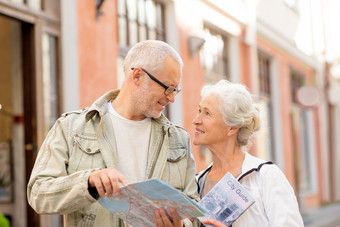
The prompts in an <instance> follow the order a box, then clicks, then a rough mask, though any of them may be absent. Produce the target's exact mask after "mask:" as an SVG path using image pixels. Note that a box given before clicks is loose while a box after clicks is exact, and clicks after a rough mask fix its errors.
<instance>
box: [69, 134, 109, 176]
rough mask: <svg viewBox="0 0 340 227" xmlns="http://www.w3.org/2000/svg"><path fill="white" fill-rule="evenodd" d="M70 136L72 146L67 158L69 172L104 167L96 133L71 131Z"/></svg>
mask: <svg viewBox="0 0 340 227" xmlns="http://www.w3.org/2000/svg"><path fill="white" fill-rule="evenodd" d="M72 138H73V145H74V146H73V152H72V153H71V154H70V159H69V160H70V161H69V168H68V169H69V173H72V172H76V171H79V170H86V169H93V168H105V164H104V161H103V159H102V156H101V153H100V147H99V143H98V140H97V137H96V135H91V134H79V133H72Z"/></svg>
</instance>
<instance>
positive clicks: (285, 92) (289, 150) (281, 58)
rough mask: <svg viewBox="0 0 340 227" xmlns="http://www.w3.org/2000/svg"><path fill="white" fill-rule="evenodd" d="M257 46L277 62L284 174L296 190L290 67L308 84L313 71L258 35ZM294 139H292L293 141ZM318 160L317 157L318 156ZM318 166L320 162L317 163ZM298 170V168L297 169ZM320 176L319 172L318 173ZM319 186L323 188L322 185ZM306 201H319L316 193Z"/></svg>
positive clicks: (318, 141)
mask: <svg viewBox="0 0 340 227" xmlns="http://www.w3.org/2000/svg"><path fill="white" fill-rule="evenodd" d="M257 45H258V48H259V49H261V50H263V51H264V52H266V53H267V54H269V55H270V56H272V57H273V58H274V59H276V61H277V64H278V73H279V84H280V87H281V89H280V92H281V94H280V103H281V111H282V112H281V115H282V127H283V128H282V129H283V132H282V135H283V138H282V139H283V146H284V147H283V151H284V159H285V170H284V171H285V174H286V176H287V178H288V180H289V182H290V183H291V185H292V186H293V188H294V189H295V190H296V179H295V174H294V171H295V168H296V166H294V154H293V143H294V142H296V138H293V135H292V131H293V129H292V127H291V126H292V125H291V105H292V103H291V94H290V67H293V68H295V69H296V70H298V71H299V72H301V73H303V74H304V75H305V76H306V81H307V83H308V84H311V85H313V82H314V75H315V72H314V70H313V69H312V68H310V67H309V66H307V65H305V64H303V63H302V62H300V61H298V60H296V59H295V58H293V57H292V56H290V55H288V54H287V53H286V52H285V51H284V50H281V49H279V48H277V47H275V46H274V45H273V44H271V43H269V42H268V41H266V40H264V39H263V38H261V37H258V40H257ZM318 111H319V110H318V109H317V108H316V109H314V113H315V116H314V117H315V131H316V136H315V146H316V153H317V157H320V137H319V134H318V133H317V132H318V130H319V124H318V123H319V122H318ZM293 140H294V141H293ZM318 160H319V158H318ZM317 165H318V166H319V167H318V169H321V168H320V162H318V163H317ZM297 171H298V170H297ZM318 174H319V176H320V173H318ZM319 187H321V188H323V187H322V185H319ZM304 202H306V203H310V204H314V205H318V204H319V203H320V197H319V195H318V194H315V195H310V198H306V201H304Z"/></svg>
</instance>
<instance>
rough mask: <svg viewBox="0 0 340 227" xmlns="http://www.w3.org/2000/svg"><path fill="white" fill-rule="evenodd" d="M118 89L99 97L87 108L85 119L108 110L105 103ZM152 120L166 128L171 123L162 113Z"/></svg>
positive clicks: (114, 95)
mask: <svg viewBox="0 0 340 227" xmlns="http://www.w3.org/2000/svg"><path fill="white" fill-rule="evenodd" d="M119 91H120V90H119V89H116V90H112V91H109V92H107V93H105V94H104V95H102V96H101V97H99V98H98V99H97V100H96V101H95V102H94V103H93V104H92V105H91V107H90V108H89V110H88V112H87V113H86V121H89V120H91V119H92V118H93V117H94V116H95V115H96V114H99V116H100V117H101V118H102V117H103V116H104V115H105V114H106V113H107V111H108V109H107V105H106V104H107V103H108V102H109V101H111V100H114V99H115V98H116V97H117V96H118V94H119ZM152 120H155V121H156V122H157V123H159V124H161V125H164V126H165V127H166V130H167V129H168V128H169V127H170V126H172V123H171V122H170V121H169V120H168V119H167V118H166V117H165V116H164V115H163V114H161V116H160V117H159V118H152Z"/></svg>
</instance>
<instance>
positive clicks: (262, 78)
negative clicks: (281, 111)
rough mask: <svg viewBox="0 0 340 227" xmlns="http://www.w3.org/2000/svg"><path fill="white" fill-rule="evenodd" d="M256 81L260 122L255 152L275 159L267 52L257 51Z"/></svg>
mask: <svg viewBox="0 0 340 227" xmlns="http://www.w3.org/2000/svg"><path fill="white" fill-rule="evenodd" d="M257 58H258V81H259V92H260V96H259V105H260V106H261V112H262V117H263V118H262V119H261V120H262V122H261V128H260V131H259V133H258V137H257V138H258V141H257V143H256V144H257V152H258V156H259V157H261V158H263V159H266V160H272V161H275V159H276V156H275V148H274V128H273V125H274V122H273V117H274V116H273V106H272V94H271V89H270V86H271V81H270V77H271V58H270V56H268V55H267V54H265V53H263V52H261V51H258V55H257Z"/></svg>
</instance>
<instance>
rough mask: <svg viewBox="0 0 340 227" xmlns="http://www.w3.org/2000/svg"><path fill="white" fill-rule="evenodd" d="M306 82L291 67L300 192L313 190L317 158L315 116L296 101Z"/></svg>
mask: <svg viewBox="0 0 340 227" xmlns="http://www.w3.org/2000/svg"><path fill="white" fill-rule="evenodd" d="M304 84H305V76H304V75H303V74H302V73H300V72H298V71H296V70H294V69H291V73H290V86H291V101H292V107H291V124H292V140H293V151H294V162H295V166H296V168H295V176H296V183H297V189H298V190H299V192H300V193H301V192H307V191H311V190H313V187H314V181H315V179H313V176H314V175H315V174H314V173H313V171H314V169H315V168H314V166H315V160H313V159H312V158H313V154H315V145H313V143H314V142H313V141H314V139H313V138H315V136H314V131H315V129H314V123H313V122H314V116H313V111H311V110H308V109H303V108H301V107H300V106H299V105H298V103H297V101H296V97H295V94H296V91H297V89H298V88H300V87H301V86H303V85H304Z"/></svg>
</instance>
